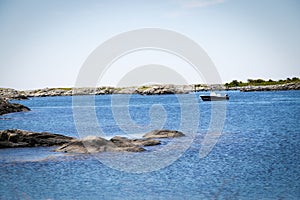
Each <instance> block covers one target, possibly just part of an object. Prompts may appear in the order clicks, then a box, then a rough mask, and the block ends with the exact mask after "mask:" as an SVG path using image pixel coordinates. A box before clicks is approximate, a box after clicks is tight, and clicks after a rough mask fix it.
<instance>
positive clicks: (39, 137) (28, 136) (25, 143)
mask: <svg viewBox="0 0 300 200" xmlns="http://www.w3.org/2000/svg"><path fill="white" fill-rule="evenodd" d="M73 139H74V138H72V137H68V136H64V135H60V134H53V133H47V132H42V133H36V132H31V131H23V130H18V129H9V130H2V131H0V148H14V147H38V146H55V145H62V144H65V143H68V142H70V141H71V140H73Z"/></svg>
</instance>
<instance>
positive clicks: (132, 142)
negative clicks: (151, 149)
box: [110, 136, 160, 147]
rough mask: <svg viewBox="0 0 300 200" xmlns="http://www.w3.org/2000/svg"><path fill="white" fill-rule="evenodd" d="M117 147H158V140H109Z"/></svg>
mask: <svg viewBox="0 0 300 200" xmlns="http://www.w3.org/2000/svg"><path fill="white" fill-rule="evenodd" d="M110 141H112V142H113V143H114V144H115V145H116V146H118V147H133V146H154V145H159V144H160V141H159V140H151V139H128V138H126V137H120V136H115V137H113V138H112V139H110Z"/></svg>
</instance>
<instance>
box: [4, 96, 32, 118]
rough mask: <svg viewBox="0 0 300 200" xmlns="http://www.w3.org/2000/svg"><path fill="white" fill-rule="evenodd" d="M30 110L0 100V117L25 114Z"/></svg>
mask: <svg viewBox="0 0 300 200" xmlns="http://www.w3.org/2000/svg"><path fill="white" fill-rule="evenodd" d="M26 111H30V109H29V108H28V107H26V106H23V105H21V104H17V103H10V102H9V101H7V100H5V99H3V98H0V115H4V114H7V113H12V112H26Z"/></svg>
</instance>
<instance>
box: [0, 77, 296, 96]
mask: <svg viewBox="0 0 300 200" xmlns="http://www.w3.org/2000/svg"><path fill="white" fill-rule="evenodd" d="M213 90H214V91H226V90H239V91H241V92H252V91H278V90H300V79H299V78H292V79H290V78H288V79H286V80H279V81H273V80H271V79H270V80H268V81H265V80H262V79H248V82H242V81H237V80H233V81H232V82H230V83H226V84H211V85H208V84H193V85H173V84H165V85H147V86H132V87H96V88H92V87H85V88H44V89H36V90H24V91H20V90H15V89H11V88H0V97H2V98H5V99H28V98H29V97H47V96H74V95H106V94H140V95H162V94H187V93H191V92H201V91H213Z"/></svg>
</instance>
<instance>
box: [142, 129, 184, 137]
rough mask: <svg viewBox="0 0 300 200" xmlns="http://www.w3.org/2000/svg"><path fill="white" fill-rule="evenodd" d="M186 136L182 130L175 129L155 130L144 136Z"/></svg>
mask: <svg viewBox="0 0 300 200" xmlns="http://www.w3.org/2000/svg"><path fill="white" fill-rule="evenodd" d="M183 136H185V135H184V134H183V133H182V132H180V131H173V130H154V131H151V132H149V133H146V134H145V135H144V136H143V137H144V138H174V137H183Z"/></svg>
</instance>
